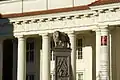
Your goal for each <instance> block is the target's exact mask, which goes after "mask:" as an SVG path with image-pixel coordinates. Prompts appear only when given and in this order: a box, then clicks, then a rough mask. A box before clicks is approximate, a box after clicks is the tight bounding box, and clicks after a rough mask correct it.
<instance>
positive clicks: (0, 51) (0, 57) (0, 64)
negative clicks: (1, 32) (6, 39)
mask: <svg viewBox="0 0 120 80" xmlns="http://www.w3.org/2000/svg"><path fill="white" fill-rule="evenodd" d="M2 70H3V41H2V40H0V80H2V75H3V73H2Z"/></svg>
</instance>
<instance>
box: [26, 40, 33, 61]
mask: <svg viewBox="0 0 120 80" xmlns="http://www.w3.org/2000/svg"><path fill="white" fill-rule="evenodd" d="M26 48H27V49H26V54H27V55H26V60H27V62H34V54H35V46H34V40H32V41H27V44H26Z"/></svg>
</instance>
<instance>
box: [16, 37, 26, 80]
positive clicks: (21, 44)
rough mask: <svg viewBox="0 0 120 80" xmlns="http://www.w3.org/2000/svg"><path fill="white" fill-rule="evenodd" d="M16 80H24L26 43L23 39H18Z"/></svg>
mask: <svg viewBox="0 0 120 80" xmlns="http://www.w3.org/2000/svg"><path fill="white" fill-rule="evenodd" d="M17 67H18V68H17V80H26V43H25V38H23V37H19V38H18V65H17Z"/></svg>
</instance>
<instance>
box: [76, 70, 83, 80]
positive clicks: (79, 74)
mask: <svg viewBox="0 0 120 80" xmlns="http://www.w3.org/2000/svg"><path fill="white" fill-rule="evenodd" d="M77 80H83V72H79V73H78V74H77Z"/></svg>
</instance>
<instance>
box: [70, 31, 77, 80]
mask: <svg viewBox="0 0 120 80" xmlns="http://www.w3.org/2000/svg"><path fill="white" fill-rule="evenodd" d="M68 35H69V38H70V43H71V49H72V51H71V67H72V80H76V35H75V34H74V32H73V33H69V34H68Z"/></svg>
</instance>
